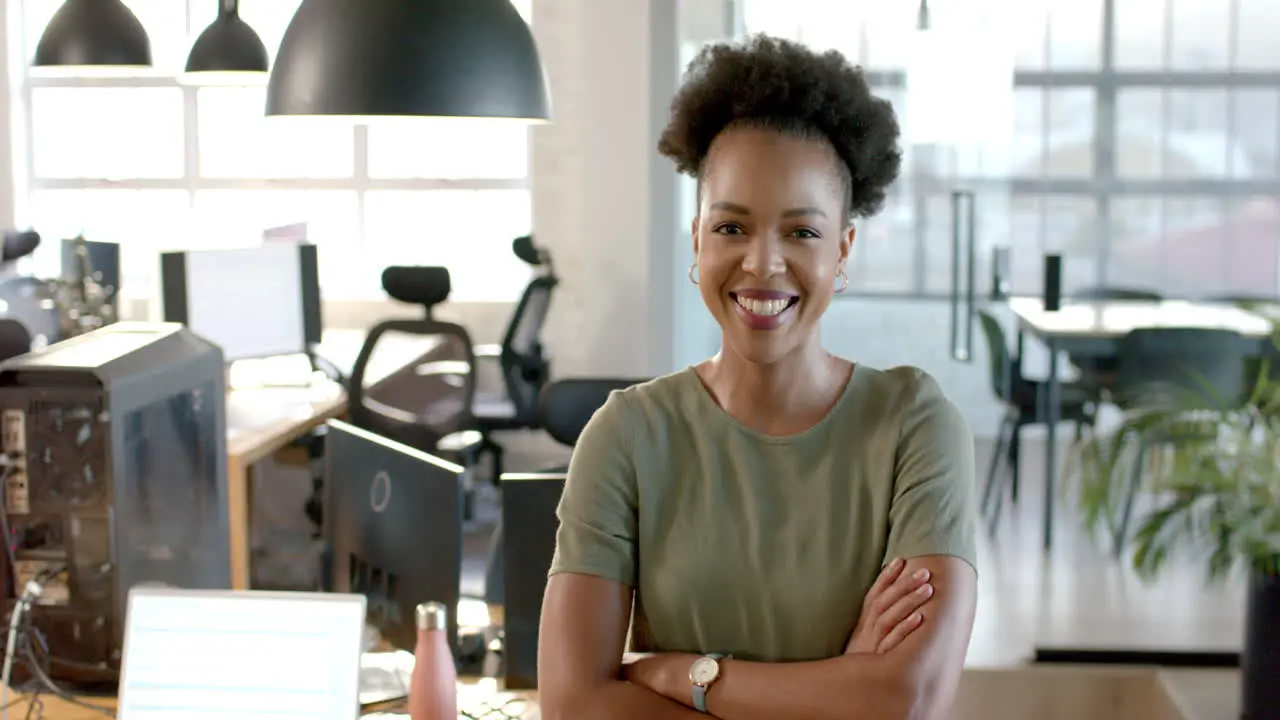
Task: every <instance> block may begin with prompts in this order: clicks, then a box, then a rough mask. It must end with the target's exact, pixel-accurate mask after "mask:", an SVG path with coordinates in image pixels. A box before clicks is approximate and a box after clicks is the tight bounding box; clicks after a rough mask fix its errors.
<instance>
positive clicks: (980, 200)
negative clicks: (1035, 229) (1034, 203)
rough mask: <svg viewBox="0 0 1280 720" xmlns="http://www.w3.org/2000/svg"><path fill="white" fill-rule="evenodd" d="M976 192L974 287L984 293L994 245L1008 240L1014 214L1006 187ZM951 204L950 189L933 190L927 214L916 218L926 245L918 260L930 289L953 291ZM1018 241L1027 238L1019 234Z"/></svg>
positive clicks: (988, 282) (927, 197) (942, 291)
mask: <svg viewBox="0 0 1280 720" xmlns="http://www.w3.org/2000/svg"><path fill="white" fill-rule="evenodd" d="M975 196H976V198H975V203H976V206H975V215H976V218H975V219H976V221H977V228H976V230H977V232H976V233H975V236H974V249H973V250H974V261H975V262H974V282H975V285H974V291H975V292H977V293H982V292H985V288H987V287H988V286H989V284H990V278H991V255H992V248H994V247H996V246H997V245H1007V244H1008V238H1009V233H1010V232H1011V227H1010V225H1009V223H1010V221H1011V219H1012V218H1011V214H1010V205H1009V202H1010V199H1009V195H1008V192H1007V191H1005V190H1003V189H997V188H988V189H983V190H979V191H976V192H975ZM952 207H953V206H952V198H951V193H950V192H936V193H935V192H931V193H929V194H928V195H927V196H926V201H925V205H924V207H923V210H924V214H923V215H917V216H916V218H915V222H916V223H919V224H920V225H921V226H922V229H923V233H922V234H923V241H924V248H923V253H922V255H921V257H920V259H919V262H920V263H921V264H922V265H923V270H924V289H925V292H927V293H934V294H937V293H950V292H951V284H952V277H951V276H952V263H953V257H952V253H953V245H952V243H953V226H952ZM962 229H963V228H962ZM1018 242H1019V243H1023V242H1026V240H1025V239H1023V238H1018ZM962 262H963V261H962ZM962 272H963V265H962Z"/></svg>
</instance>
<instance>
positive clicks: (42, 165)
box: [31, 87, 184, 180]
mask: <svg viewBox="0 0 1280 720" xmlns="http://www.w3.org/2000/svg"><path fill="white" fill-rule="evenodd" d="M31 98H32V116H33V117H32V125H33V127H32V149H31V151H32V155H33V159H34V161H35V172H36V176H37V177H42V178H95V179H103V180H122V179H129V178H178V177H182V171H183V164H184V163H183V122H182V91H181V90H179V89H178V88H97V87H94V88H34V89H32V91H31Z"/></svg>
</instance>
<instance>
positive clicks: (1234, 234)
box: [1109, 197, 1280, 297]
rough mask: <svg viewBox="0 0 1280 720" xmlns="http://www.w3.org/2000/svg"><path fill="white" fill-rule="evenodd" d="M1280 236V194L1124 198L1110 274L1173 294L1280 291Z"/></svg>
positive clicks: (1115, 219) (1115, 216) (1117, 280)
mask: <svg viewBox="0 0 1280 720" xmlns="http://www.w3.org/2000/svg"><path fill="white" fill-rule="evenodd" d="M1277 237H1280V209H1278V208H1277V204H1276V201H1275V200H1274V199H1268V198H1257V199H1253V198H1242V199H1239V200H1232V201H1228V200H1226V199H1223V198H1216V197H1192V198H1183V197H1163V198H1161V197H1155V198H1124V199H1117V200H1116V201H1115V202H1114V203H1113V204H1112V253H1111V268H1110V273H1109V276H1110V278H1111V281H1112V283H1113V284H1127V285H1145V286H1149V287H1159V288H1161V289H1162V290H1163V291H1164V292H1165V293H1166V294H1168V295H1173V296H1179V295H1181V296H1190V297H1197V296H1204V295H1213V294H1222V293H1231V294H1248V293H1257V294H1274V293H1275V292H1276V289H1277V287H1276V266H1277V252H1276V242H1277Z"/></svg>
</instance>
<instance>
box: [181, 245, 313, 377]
mask: <svg viewBox="0 0 1280 720" xmlns="http://www.w3.org/2000/svg"><path fill="white" fill-rule="evenodd" d="M160 279H161V294H162V297H163V301H164V319H165V321H166V322H179V323H183V324H185V325H186V326H187V327H189V328H191V330H192V331H194V332H195V333H196V334H197V335H200V336H201V337H203V338H205V339H207V340H209V341H211V342H213V343H216V344H217V345H220V346H221V347H222V351H223V353H224V354H225V355H226V358H227V361H228V362H231V361H233V360H243V359H246V358H261V357H270V356H273V355H290V354H295V353H306V352H309V351H310V350H311V348H313V347H315V345H317V344H318V343H319V342H320V334H321V321H320V275H319V266H318V261H317V255H316V247H315V246H314V245H307V244H295V243H269V244H265V245H263V246H261V247H255V248H244V249H239V250H197V251H189V252H167V253H163V254H161V256H160Z"/></svg>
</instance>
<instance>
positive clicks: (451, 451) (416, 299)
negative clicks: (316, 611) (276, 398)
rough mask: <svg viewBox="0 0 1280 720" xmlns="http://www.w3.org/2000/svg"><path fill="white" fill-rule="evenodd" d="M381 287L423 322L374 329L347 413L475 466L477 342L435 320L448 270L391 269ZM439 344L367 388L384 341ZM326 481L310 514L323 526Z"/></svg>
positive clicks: (363, 424) (354, 372) (366, 425)
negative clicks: (418, 309)
mask: <svg viewBox="0 0 1280 720" xmlns="http://www.w3.org/2000/svg"><path fill="white" fill-rule="evenodd" d="M382 287H383V289H384V290H385V291H386V292H387V294H388V295H389V296H391V298H392V299H394V300H398V301H400V302H403V303H409V304H413V305H421V306H423V309H424V310H425V317H423V318H422V319H420V320H385V321H383V322H381V323H378V324H377V325H375V326H374V327H373V328H372V329H371V330H370V331H369V334H368V335H367V336H366V337H365V341H364V345H363V346H362V347H361V348H360V354H359V355H358V356H357V358H356V362H355V366H354V367H353V368H352V369H351V379H350V382H349V383H348V385H347V412H348V415H349V417H350V420H351V424H353V425H355V426H356V427H359V428H363V429H365V430H369V431H370V432H374V433H377V434H379V435H382V436H383V437H386V438H390V439H392V440H395V441H397V442H400V443H403V444H405V445H408V446H410V447H414V448H417V449H419V450H422V451H424V452H430V453H432V454H434V455H437V456H439V457H442V458H445V459H447V460H450V461H452V462H456V463H458V464H459V465H462V466H463V467H467V468H470V467H473V466H474V465H475V460H476V456H477V452H478V451H479V448H480V446H481V443H482V441H483V436H482V435H481V434H480V433H479V432H478V431H476V429H475V421H474V420H473V419H472V415H471V405H472V403H473V402H474V400H475V389H476V388H475V373H474V367H475V356H474V354H473V352H472V347H471V335H470V334H468V333H467V331H466V329H465V328H463V327H462V326H461V325H456V324H454V323H449V322H443V321H440V320H436V319H434V318H433V317H432V310H433V308H434V307H435V306H436V305H439V304H440V303H442V302H444V301H445V300H446V299H448V297H449V292H450V289H451V285H450V280H449V271H448V270H446V269H445V268H442V267H389V268H387V269H386V270H384V271H383V273H382ZM395 334H400V335H410V336H417V337H418V338H424V337H426V338H435V339H436V344H435V345H434V347H432V348H431V349H430V350H427V351H425V354H424V355H423V356H422V357H419V358H418V359H417V360H415V361H414V362H413V363H410V364H409V365H407V366H405V367H402V368H400V369H398V370H396V371H395V372H393V373H390V374H389V375H387V376H386V377H383V378H380V379H378V380H377V381H376V382H374V383H372V384H367V383H366V380H365V378H366V375H367V374H368V372H369V365H370V360H371V359H372V358H374V357H375V350H376V348H377V347H378V344H379V342H381V341H384V340H385V339H387V338H388V336H390V335H395ZM321 485H322V481H317V482H316V485H315V487H314V492H313V494H312V498H311V500H309V501H308V503H307V514H308V515H309V516H310V517H311V519H312V521H313V522H315V523H316V524H317V525H322V524H323V523H322V520H323V513H322V509H321V507H320V502H321V500H320V498H321V497H323V488H322V487H321Z"/></svg>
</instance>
